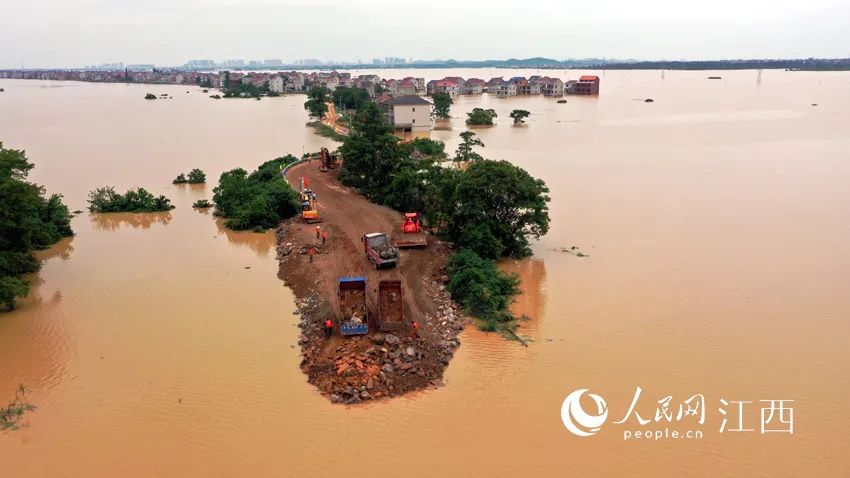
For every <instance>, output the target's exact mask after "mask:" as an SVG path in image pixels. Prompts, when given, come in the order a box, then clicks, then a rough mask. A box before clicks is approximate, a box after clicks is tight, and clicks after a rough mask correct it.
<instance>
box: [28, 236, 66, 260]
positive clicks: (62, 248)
mask: <svg viewBox="0 0 850 478" xmlns="http://www.w3.org/2000/svg"><path fill="white" fill-rule="evenodd" d="M73 242H74V237H73V236H72V237H65V238H62V239H61V240H60V241H59V242H57V243H56V244H53V245H52V246H51V247H49V248H47V249H45V250H43V251H35V254H34V255H35V257H36V259H38V260H40V261H47V260H50V259H53V258H56V257H58V258H60V259H62V260H63V261H67V260H68V259H70V258H71V253H73V252H74V245H73V244H72V243H73Z"/></svg>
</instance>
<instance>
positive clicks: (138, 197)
mask: <svg viewBox="0 0 850 478" xmlns="http://www.w3.org/2000/svg"><path fill="white" fill-rule="evenodd" d="M88 203H89V211H91V212H162V211H170V210H172V209H174V206H173V205H172V204H171V200H170V199H168V198H167V197H165V196H163V195H162V194H160V195H159V196H154V195H153V194H151V193H150V192H149V191H148V190H147V189H145V188H137V189H130V190H128V191H127V192H125V193H124V194H121V193H119V192H118V191H116V190H115V187H114V186H105V187H102V188H97V189H95V190H94V191H91V192H89V198H88Z"/></svg>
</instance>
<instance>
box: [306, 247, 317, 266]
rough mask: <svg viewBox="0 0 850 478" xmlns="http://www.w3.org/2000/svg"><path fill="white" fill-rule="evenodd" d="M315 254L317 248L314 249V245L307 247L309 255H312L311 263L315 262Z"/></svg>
mask: <svg viewBox="0 0 850 478" xmlns="http://www.w3.org/2000/svg"><path fill="white" fill-rule="evenodd" d="M315 254H316V249H313V248H312V247H311V248H309V249H307V255H308V256H310V264H312V263H313V256H314V255H315Z"/></svg>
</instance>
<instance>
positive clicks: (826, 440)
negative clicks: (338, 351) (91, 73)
mask: <svg viewBox="0 0 850 478" xmlns="http://www.w3.org/2000/svg"><path fill="white" fill-rule="evenodd" d="M581 73H583V72H573V71H568V72H563V71H543V72H538V71H530V70H519V71H512V70H444V71H439V70H437V71H435V70H408V71H402V70H396V71H393V70H381V71H378V72H377V74H379V75H381V76H383V77H403V76H406V75H415V76H425V77H426V78H427V79H432V78H441V77H443V76H446V75H453V76H462V77H472V76H475V77H480V78H484V79H485V80H486V79H489V78H490V77H492V76H504V77H506V78H507V77H510V76H515V75H526V76H527V75H531V74H549V75H557V76H559V77H561V78H574V77H577V76H578V75H579V74H581ZM596 74H599V75H600V76H601V78H602V93H601V95H600V97H599V98H585V97H572V96H570V97H567V98H566V99H567V103H566V104H557V103H556V102H555V100H554V99H551V98H543V97H525V98H523V97H518V98H509V99H496V98H491V97H489V96H487V95H484V96H473V97H467V96H462V97H458V98H456V99H455V104H454V105H453V107H452V116H453V118H452V119H451V120H450V121H449V122H448V123H447V124H445V125H443V127H442V128H441V129H440V130H439V131H434V132H433V133H432V134H431V137H432V138H434V139H440V140H443V141H445V142H446V143H447V150H449V151H453V150H454V149H455V147H456V146H457V135H458V133H459V132H460V131H463V129H464V128H465V127H464V125H463V118H464V117H465V113H466V112H468V111H470V110H471V109H472V108H474V107H485V108H494V109H495V110H496V111H497V113H498V114H499V117H498V119H497V123H498V125H497V126H494V127H490V128H484V129H481V128H479V129H476V132H477V133H478V135H479V137H480V138H481V140H482V141H483V142H484V144H485V145H486V147H485V148H484V149H483V150H482V151H481V153H482V154H483V155H484V156H485V157H487V158H491V159H506V160H509V161H511V162H513V163H515V164H517V165H520V166H522V167H524V168H526V169H527V170H528V171H529V172H530V173H531V174H532V175H535V176H537V177H540V178H542V179H544V180H545V181H546V183H547V185H548V186H549V188H550V189H551V197H552V202H551V204H550V210H551V217H552V224H551V229H550V233H549V234H548V235H547V236H545V237H544V238H542V239H541V240H540V241H539V242H538V243H536V244H535V246H534V252H535V255H534V257H532V258H529V259H526V260H521V261H505V262H504V263H503V264H502V267H503V268H504V269H505V270H509V271H514V272H517V273H518V274H519V275H520V277H521V278H522V279H523V294H522V295H521V296H520V297H518V298H517V301H516V303H515V304H514V310H515V312H517V313H520V314H525V315H527V316H528V317H529V319H528V320H527V321H525V322H523V324H522V328H521V334H522V335H523V336H525V337H527V338H528V339H530V341H531V342H530V346H529V347H527V348H524V347H521V346H519V345H517V344H516V343H514V342H507V341H505V340H504V339H502V338H501V337H499V336H496V335H488V334H484V333H482V332H479V331H476V330H474V329H473V328H469V329H467V330H466V331H465V332H463V333H462V335H461V340H462V346H461V347H460V349H459V351H458V353H457V354H456V356H455V359H454V360H453V361H452V363H451V365H450V366H449V368H448V370H447V372H446V377H445V383H446V386H445V387H442V388H440V389H438V390H433V391H426V392H421V393H417V394H415V395H410V396H405V397H401V398H397V399H393V400H388V401H380V402H377V403H373V404H369V405H367V406H361V407H345V406H336V405H332V404H331V403H329V402H328V401H327V400H326V399H324V398H322V397H321V396H320V395H319V393H318V392H317V391H316V390H315V389H314V388H313V387H312V386H311V385H309V384H307V382H306V378H305V377H304V375H303V374H302V373H301V371H300V370H299V368H298V363H299V361H300V358H299V356H298V347H297V340H298V329H297V328H296V327H295V324H296V322H297V320H296V318H295V317H294V316H293V315H292V312H293V309H294V308H295V307H294V303H293V298H292V295H291V293H290V291H289V290H288V289H287V288H286V287H284V286H283V284H282V283H281V282H280V281H279V280H278V279H277V277H276V274H277V266H278V265H277V261H275V258H274V237H273V235H272V234H256V233H236V232H232V231H228V230H227V229H225V228H224V227H223V225H222V224H221V222H220V221H217V220H216V219H214V218H213V217H212V216H211V215H210V214H205V213H203V212H198V211H195V210H192V209H191V204H192V202H194V201H195V200H196V199H200V198H211V196H212V188H213V186H214V184H215V180H216V179H217V178H218V175H219V174H220V173H221V172H222V171H224V170H227V169H230V168H234V167H244V168H246V169H252V168H254V167H255V166H256V165H258V164H260V163H261V162H263V161H265V160H267V159H271V158H274V157H277V156H280V155H283V154H286V153H292V154H295V155H300V154H301V153H302V152H303V151H315V150H317V149H319V147H321V146H332V145H333V143H332V142H331V141H330V140H327V139H325V138H321V137H319V136H316V135H314V134H313V133H312V130H310V129H308V128H305V127H304V123H305V122H306V121H307V116H306V113H305V112H304V110H303V107H302V104H303V101H304V97H303V96H286V97H282V98H266V99H263V100H262V101H253V100H220V101H215V100H212V99H209V98H208V97H207V95H205V94H202V93H201V92H200V90H199V89H197V88H189V89H188V91H189V93H186V91H187V88H186V87H175V86H152V85H117V84H89V83H70V82H39V81H13V80H3V81H0V87H2V88H5V90H6V91H5V92H4V93H3V95H2V96H0V141H3V143H4V145H5V146H6V147H10V148H17V149H26V150H27V153H28V156H29V159H30V160H31V161H32V162H33V163H35V165H36V168H35V170H33V172H32V173H31V179H32V180H34V181H36V182H38V183H40V184H43V185H44V186H46V188H47V189H48V191H50V192H59V193H63V194H64V195H65V199H66V202H67V203H68V204H69V206H70V208H71V209H72V210H74V209H85V205H86V204H85V200H86V195H87V193H88V191H89V190H91V189H93V188H94V187H97V186H102V185H115V186H116V187H117V188H118V189H121V190H123V189H126V188H128V187H132V186H144V187H146V188H148V189H149V190H151V191H152V192H154V193H155V194H160V193H162V194H165V195H167V196H169V197H170V198H171V199H172V200H173V202H174V204H175V205H176V206H177V208H176V209H174V210H173V211H171V212H170V213H161V214H150V215H137V214H126V215H125V214H118V215H108V216H97V215H90V214H88V213H83V214H81V215H79V216H78V217H76V218H75V219H74V220H73V222H72V226H73V228H74V230H75V232H76V236H75V237H73V238H69V239H66V240H63V241H62V242H60V243H59V244H57V245H56V246H54V247H53V248H51V249H49V250H47V251H43V252H42V253H41V257H42V258H43V259H44V265H43V268H42V270H41V271H40V272H39V273H37V274H35V275H34V276H33V277H32V280H33V282H34V287H33V288H32V290H31V293H30V296H29V298H27V299H26V300H24V301H21V302H20V307H19V309H18V310H16V311H14V312H12V313H9V314H3V315H0V400H4V399H5V398H6V397H7V396H9V397H11V396H12V395H13V394H14V389H15V387H16V386H17V385H18V384H19V383H24V384H26V385H27V387H29V388H30V389H32V396H31V401H32V402H33V403H35V404H36V405H37V406H38V410H37V411H36V412H34V413H32V414H29V415H28V416H27V418H26V420H25V422H26V423H25V424H26V425H27V426H26V427H24V428H23V429H21V430H18V431H15V432H13V433H3V434H0V461H2V463H3V464H4V468H3V470H4V471H3V475H4V476H10V477H42V476H103V477H107V476H110V477H111V476H152V475H153V476H251V475H253V476H337V475H339V474H341V473H346V472H350V470H351V463H350V462H349V461H348V460H347V459H340V458H339V457H336V459H329V457H328V455H327V450H328V449H329V448H330V449H332V450H338V451H339V452H341V453H343V454H344V455H343V456H349V457H352V458H351V459H357V460H358V467H359V468H360V469H362V470H364V471H365V472H368V473H371V474H375V475H386V474H391V473H403V474H405V475H407V476H451V475H459V476H465V475H470V474H481V475H488V476H552V475H557V476H561V475H566V474H575V475H577V476H599V475H604V474H611V475H624V474H630V475H638V476H659V475H661V476H678V475H681V474H692V475H695V476H716V475H721V476H730V475H740V476H801V475H803V476H806V475H808V476H843V475H847V474H848V473H850V461H848V458H847V457H846V454H845V453H844V448H845V446H844V445H845V444H846V443H847V442H848V441H849V440H850V412H848V411H847V410H846V408H845V407H843V401H844V397H846V396H847V394H848V393H850V375H848V374H847V370H848V369H850V352H848V348H847V335H848V323H847V317H848V316H850V295H848V294H847V293H846V291H847V290H850V242H848V240H847V238H848V237H850V188H848V187H847V185H848V184H850V163H848V162H847V158H848V155H850V134H848V133H850V116H848V113H847V112H848V111H850V74H848V73H839V72H835V73H832V72H830V73H808V72H784V71H764V72H757V71H736V72H720V73H717V74H718V75H722V77H723V79H722V80H713V81H712V80H707V79H706V77H707V76H708V75H709V74H712V75H713V74H715V73H708V72H670V71H668V72H665V73H663V74H662V72H660V71H608V72H604V73H603V72H597V73H596ZM148 91H150V92H152V93H156V94H160V93H166V92H167V93H169V94H171V96H173V98H174V99H173V100H158V101H155V102H146V101H144V100H143V99H142V98H143V97H144V94H145V93H146V92H148ZM644 98H653V99H654V100H655V102H654V103H645V102H643V101H642V100H643V99H644ZM813 104H817V106H813ZM516 108H522V109H526V110H529V111H530V112H531V113H532V116H531V117H530V118H529V119H528V120H527V124H526V125H525V126H521V127H514V126H512V125H511V124H510V120H509V118H508V114H509V113H510V111H511V110H512V109H516ZM194 167H198V168H201V169H203V170H205V171H206V172H207V176H208V178H209V180H210V183H208V184H207V185H206V186H205V187H188V186H175V185H172V184H171V179H172V178H173V177H174V176H176V175H177V174H178V173H180V172H186V171H188V170H189V169H191V168H194ZM572 247H576V249H572ZM575 250H578V251H581V252H582V253H583V254H585V255H586V256H587V257H578V256H577V255H575V253H574V252H573V253H571V251H575ZM638 386H639V387H641V389H642V390H643V395H642V397H641V401H640V405H639V407H640V411H641V414H642V415H645V416H649V415H651V414H652V412H654V411H655V406H654V405H655V404H656V402H657V400H659V399H661V398H663V397H665V396H668V395H670V396H673V397H675V401H674V403H678V402H679V401H681V400H683V399H685V398H687V397H690V396H692V395H694V394H703V395H704V396H705V398H706V420H705V424H704V425H703V426H702V427H700V429H701V430H703V431H704V432H705V433H704V437H703V438H701V439H692V440H658V441H655V440H650V441H647V440H624V439H623V438H624V437H623V430H624V429H626V428H627V425H626V424H622V425H617V424H614V423H613V421H615V420H619V419H620V418H622V417H623V415H624V413H625V411H626V410H627V408H628V407H629V403H630V402H631V400H632V397H633V395H634V393H635V388H636V387H638ZM582 388H588V389H590V390H591V391H592V392H594V393H598V394H599V395H601V396H603V397H605V399H606V400H607V404H608V406H609V409H610V412H611V414H610V416H609V419H608V422H607V423H606V424H605V425H604V426H603V427H602V429H601V431H600V432H599V433H598V434H597V435H596V436H593V437H587V438H580V437H576V436H574V435H573V434H571V433H569V432H568V431H567V430H566V429H565V427H564V425H563V423H562V422H561V417H560V410H561V403H562V401H563V400H564V398H565V397H566V396H567V394H569V393H570V392H572V391H573V390H576V389H582ZM720 399H725V400H727V401H735V400H738V401H752V402H754V404H753V405H752V406H753V408H752V409H751V410H749V411H748V413H749V414H748V415H747V420H748V422H747V423H745V425H746V426H747V428H755V431H754V432H737V433H734V432H725V433H720V432H719V430H718V429H719V427H720V420H721V418H722V417H721V416H720V415H719V414H718V413H717V410H718V407H719V406H720V405H719V400H720ZM768 399H769V400H778V399H784V400H794V402H793V406H794V414H795V417H794V419H795V430H794V434H793V435H789V434H784V433H774V434H761V433H759V430H758V403H759V401H760V400H768ZM650 418H654V417H650ZM628 428H631V429H634V428H638V427H636V426H635V425H632V426H631V427H628ZM655 428H658V427H655ZM355 457H356V458H355Z"/></svg>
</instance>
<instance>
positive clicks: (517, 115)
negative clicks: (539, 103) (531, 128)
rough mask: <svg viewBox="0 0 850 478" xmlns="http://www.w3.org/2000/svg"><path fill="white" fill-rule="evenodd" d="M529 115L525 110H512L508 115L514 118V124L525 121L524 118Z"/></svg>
mask: <svg viewBox="0 0 850 478" xmlns="http://www.w3.org/2000/svg"><path fill="white" fill-rule="evenodd" d="M529 116H531V113H530V112H528V111H526V110H513V111H511V114H510V117H511V118H512V119H513V120H514V124H520V123H525V119H526V118H528V117H529Z"/></svg>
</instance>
